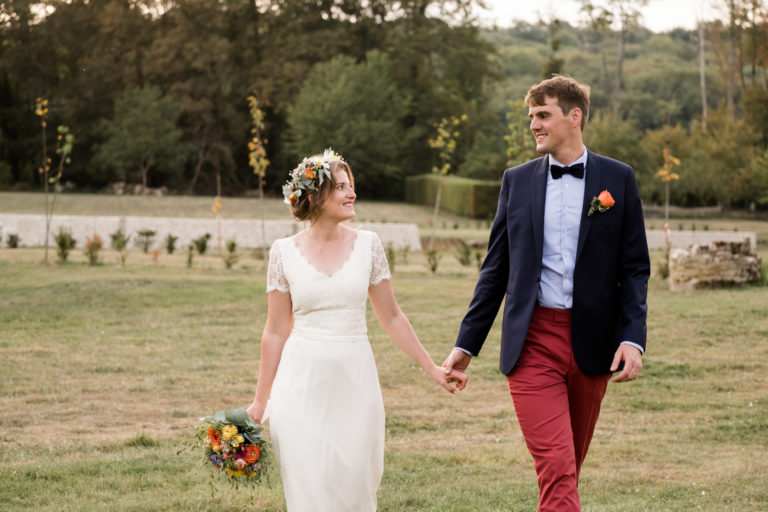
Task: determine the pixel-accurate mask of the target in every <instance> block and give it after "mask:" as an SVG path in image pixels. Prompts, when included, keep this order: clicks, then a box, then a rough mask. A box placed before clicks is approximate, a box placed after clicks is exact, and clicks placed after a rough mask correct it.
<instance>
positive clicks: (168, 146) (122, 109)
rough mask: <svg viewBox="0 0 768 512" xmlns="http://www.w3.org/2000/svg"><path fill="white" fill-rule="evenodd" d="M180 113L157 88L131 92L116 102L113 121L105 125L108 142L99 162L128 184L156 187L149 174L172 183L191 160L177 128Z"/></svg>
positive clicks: (98, 159)
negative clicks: (186, 162) (177, 118)
mask: <svg viewBox="0 0 768 512" xmlns="http://www.w3.org/2000/svg"><path fill="white" fill-rule="evenodd" d="M178 110H179V109H178V107H177V106H176V104H174V103H173V101H171V100H170V99H169V98H166V97H163V96H162V95H161V93H160V90H159V89H157V88H156V87H145V88H139V89H133V90H131V91H128V92H127V93H126V94H125V95H124V96H123V97H122V98H120V99H119V100H118V101H117V104H116V105H115V117H114V119H113V120H112V121H111V122H106V123H104V134H105V141H104V143H103V144H101V145H100V146H99V147H98V149H97V151H96V157H95V158H96V161H97V162H99V163H100V164H101V165H103V166H104V167H107V168H111V169H113V170H114V171H115V172H116V175H115V176H114V177H115V178H116V179H118V180H120V181H124V182H126V183H140V184H141V185H142V186H143V187H147V186H149V185H151V184H154V182H151V181H150V171H152V172H153V174H156V175H160V176H163V177H164V178H165V179H164V180H163V181H170V182H173V178H176V177H178V176H179V175H180V173H181V170H182V167H183V165H184V162H185V161H186V160H187V158H188V156H189V146H188V145H186V144H184V143H183V142H182V140H181V135H182V133H181V130H180V129H179V128H177V127H176V125H175V119H176V116H177V115H178ZM153 177H154V176H153ZM158 181H159V180H158Z"/></svg>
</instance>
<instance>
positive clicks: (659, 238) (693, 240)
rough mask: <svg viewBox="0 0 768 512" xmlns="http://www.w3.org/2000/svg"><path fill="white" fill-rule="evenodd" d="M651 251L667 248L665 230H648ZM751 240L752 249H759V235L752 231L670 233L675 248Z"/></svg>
mask: <svg viewBox="0 0 768 512" xmlns="http://www.w3.org/2000/svg"><path fill="white" fill-rule="evenodd" d="M645 233H646V236H647V238H648V248H649V249H664V248H665V241H664V237H665V232H664V230H663V229H648V230H646V232H645ZM745 238H748V239H749V243H750V245H751V247H752V249H754V248H756V247H757V235H756V234H755V233H754V232H752V231H709V230H707V231H704V230H701V231H699V230H696V231H693V230H675V229H673V230H671V231H670V232H669V245H670V247H672V248H675V247H682V248H686V247H690V246H691V245H693V244H696V245H709V244H710V243H712V242H716V241H720V242H742V241H743V240H744V239H745Z"/></svg>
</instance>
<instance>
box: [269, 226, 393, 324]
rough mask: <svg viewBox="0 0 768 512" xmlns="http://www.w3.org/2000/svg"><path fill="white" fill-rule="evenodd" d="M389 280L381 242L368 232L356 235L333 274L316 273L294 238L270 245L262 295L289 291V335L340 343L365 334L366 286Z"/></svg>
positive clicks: (360, 231) (375, 235)
mask: <svg viewBox="0 0 768 512" xmlns="http://www.w3.org/2000/svg"><path fill="white" fill-rule="evenodd" d="M390 278H391V275H390V271H389V265H388V264H387V256H386V254H385V253H384V248H383V247H382V245H381V240H380V239H379V237H378V235H377V234H376V233H374V232H372V231H364V230H359V231H358V232H357V236H356V238H355V241H354V246H353V248H352V251H351V252H350V254H349V257H348V258H347V261H346V262H345V263H344V265H342V267H341V268H340V269H338V270H337V271H336V272H335V273H334V274H333V275H332V276H328V275H326V274H324V273H323V272H320V271H319V270H317V269H316V268H315V267H314V266H313V265H312V264H311V263H310V262H309V261H308V260H307V259H306V258H305V257H304V255H303V254H302V253H301V251H299V248H298V247H297V246H296V240H295V236H293V237H290V238H281V239H278V240H275V242H274V243H273V244H272V248H271V249H270V252H269V267H268V269H267V292H271V291H274V290H277V291H281V292H290V294H291V302H292V305H293V332H295V333H300V334H305V335H309V336H313V337H322V338H328V337H331V338H336V339H344V338H345V337H348V336H354V337H359V336H364V335H366V334H367V328H366V324H365V304H366V301H367V299H368V287H369V286H371V285H377V284H379V283H380V282H381V281H382V280H384V279H390Z"/></svg>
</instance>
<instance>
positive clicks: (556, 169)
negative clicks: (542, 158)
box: [549, 163, 584, 180]
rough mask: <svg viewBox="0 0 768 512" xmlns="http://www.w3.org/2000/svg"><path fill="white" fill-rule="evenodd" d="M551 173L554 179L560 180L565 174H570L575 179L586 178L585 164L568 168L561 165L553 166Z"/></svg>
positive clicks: (550, 168)
mask: <svg viewBox="0 0 768 512" xmlns="http://www.w3.org/2000/svg"><path fill="white" fill-rule="evenodd" d="M549 172H551V173H552V179H554V180H559V179H560V178H562V177H563V174H570V175H571V176H573V177H574V178H579V179H581V178H583V177H584V164H582V163H578V164H573V165H569V166H568V167H562V166H559V165H551V166H550V167H549Z"/></svg>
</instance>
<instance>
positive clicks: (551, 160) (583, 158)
mask: <svg viewBox="0 0 768 512" xmlns="http://www.w3.org/2000/svg"><path fill="white" fill-rule="evenodd" d="M582 148H583V149H582V151H581V156H580V157H579V158H577V159H576V160H574V161H573V162H571V163H570V165H573V164H578V163H582V164H584V169H586V168H587V148H586V147H585V146H582ZM547 156H548V157H549V165H550V167H551V166H553V165H559V166H561V167H566V166H565V165H563V164H561V163H560V162H558V161H557V160H555V159H554V158H552V155H551V154H550V155H547Z"/></svg>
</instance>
